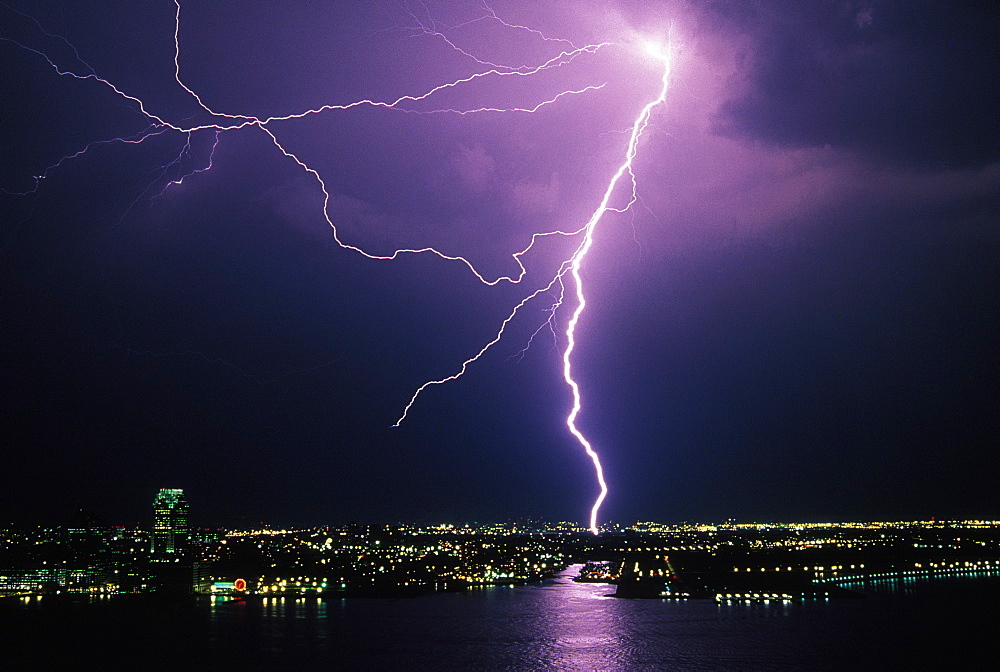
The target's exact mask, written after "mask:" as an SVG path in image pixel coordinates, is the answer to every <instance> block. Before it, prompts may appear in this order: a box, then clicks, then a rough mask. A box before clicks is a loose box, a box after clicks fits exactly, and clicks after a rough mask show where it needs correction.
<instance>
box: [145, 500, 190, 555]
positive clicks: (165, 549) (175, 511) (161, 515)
mask: <svg viewBox="0 0 1000 672" xmlns="http://www.w3.org/2000/svg"><path fill="white" fill-rule="evenodd" d="M190 536H191V528H190V527H189V525H188V502H187V498H186V497H185V496H184V491H183V490H179V489H176V488H162V489H161V490H160V492H159V493H158V494H157V495H156V499H155V500H154V501H153V536H152V541H151V550H152V552H153V556H154V557H163V556H165V555H166V556H169V555H174V554H179V553H183V552H184V551H186V550H187V547H188V542H189V540H190Z"/></svg>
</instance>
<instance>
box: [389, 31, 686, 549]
mask: <svg viewBox="0 0 1000 672" xmlns="http://www.w3.org/2000/svg"><path fill="white" fill-rule="evenodd" d="M646 53H647V54H648V55H650V56H651V57H654V58H656V59H657V60H659V61H661V62H662V65H663V74H662V78H661V86H660V90H659V93H658V94H657V96H656V98H654V99H653V100H651V101H650V102H648V103H646V105H645V106H644V107H643V108H642V110H641V111H640V112H639V116H637V117H636V119H635V122H634V123H633V124H632V132H631V135H630V136H629V142H628V147H627V149H626V151H625V160H624V162H623V163H622V164H621V165H620V166H619V167H618V170H617V171H616V172H615V173H614V175H613V176H612V177H611V180H610V181H609V182H608V186H607V188H606V189H605V191H604V195H603V197H602V198H601V202H600V204H599V205H598V206H597V209H596V210H595V211H594V214H592V215H591V216H590V219H589V220H588V221H587V223H586V224H585V225H584V226H583V227H581V228H580V229H578V230H577V231H576V232H574V233H579V232H582V233H583V240H582V241H581V243H580V245H579V247H577V248H576V250H575V252H574V253H573V255H572V256H571V257H570V258H569V259H568V260H567V261H565V262H563V264H562V265H561V266H560V268H559V271H558V273H556V276H555V277H554V278H553V279H552V282H550V283H549V284H548V285H547V286H546V287H543V288H542V289H539V290H537V291H536V292H534V293H532V294H530V295H528V296H527V297H525V298H524V299H523V300H522V301H521V302H520V303H518V304H517V305H516V306H515V307H514V310H512V311H511V313H510V314H509V315H508V316H507V318H506V319H504V321H503V322H502V324H501V325H500V329H499V330H498V331H497V333H496V335H495V336H494V338H493V340H491V341H490V342H489V343H487V344H486V345H485V346H483V348H482V349H481V350H480V351H479V352H477V353H476V354H475V355H473V356H472V357H470V358H469V359H467V360H465V361H464V362H462V366H461V368H460V369H459V371H458V372H457V373H455V374H453V375H451V376H447V377H445V378H441V379H438V380H430V381H428V382H426V383H424V384H423V385H421V386H420V387H419V388H417V390H416V392H414V394H413V396H412V397H411V398H410V401H409V403H408V404H407V405H406V408H404V409H403V414H402V415H401V416H400V417H399V419H398V420H397V421H396V423H395V424H394V425H393V426H394V427H398V426H399V424H400V423H401V422H402V421H403V420H405V419H406V415H407V413H408V412H409V410H410V408H411V407H412V406H413V404H414V402H416V400H417V397H418V396H420V394H421V393H422V392H423V391H424V390H426V389H427V388H428V387H431V386H433V385H442V384H444V383H448V382H451V381H453V380H456V379H457V378H460V377H461V376H463V375H464V374H465V372H466V370H467V369H468V367H469V365H470V364H472V363H473V362H475V361H476V360H478V359H479V358H480V357H482V356H483V355H484V354H485V353H486V351H487V350H489V349H490V348H491V347H492V346H493V345H495V344H496V343H498V342H499V341H500V339H501V338H503V335H504V331H505V330H506V328H507V326H508V325H509V324H510V322H511V320H513V319H514V317H515V316H516V315H517V313H518V311H520V309H521V308H523V307H524V305H525V304H526V303H528V301H530V300H531V299H533V298H535V297H536V296H538V295H539V294H541V293H543V292H546V291H548V290H549V289H551V288H552V287H553V286H554V285H556V284H557V283H559V284H560V286H562V283H563V280H564V276H565V275H567V274H569V276H570V277H571V278H572V281H573V287H574V289H575V294H576V308H575V309H574V310H573V314H572V316H571V317H570V319H569V322H568V323H567V325H566V331H565V336H566V347H565V349H564V350H563V354H562V362H563V379H564V380H565V381H566V384H567V385H568V386H569V388H570V390H571V392H572V396H573V404H572V407H571V409H570V412H569V415H567V416H566V427H567V428H568V429H569V431H570V433H571V434H572V435H573V437H574V438H575V439H576V440H577V442H579V444H580V445H581V446H582V447H583V449H584V451H585V452H586V453H587V456H588V457H589V458H590V460H591V462H593V465H594V472H595V474H596V476H597V482H598V485H599V486H600V493H599V494H598V496H597V499H596V500H595V502H594V504H593V506H592V507H591V509H590V526H589V529H590V531H591V532H593V533H594V534H598V533H599V532H600V529H599V528H598V526H597V514H598V512H599V511H600V508H601V504H603V503H604V499H605V498H606V497H607V496H608V484H607V482H606V481H605V480H604V467H603V466H602V465H601V458H600V455H598V453H597V451H596V450H594V447H593V445H591V443H590V441H589V440H588V439H587V437H586V436H584V434H583V432H582V431H581V430H580V428H579V427H578V426H577V424H576V419H577V417H578V416H579V415H580V411H581V409H582V406H583V404H582V396H581V394H580V384H579V383H578V382H577V381H576V379H574V378H573V364H572V354H573V350H575V349H576V327H577V324H578V323H579V321H580V316H581V315H582V314H583V311H584V309H585V308H586V306H587V300H586V297H585V295H584V291H583V277H582V276H581V273H580V270H581V266H582V264H583V261H584V259H585V258H586V256H587V253H588V252H589V251H590V248H591V246H592V245H593V244H594V232H595V231H596V230H597V225H598V224H599V223H600V222H601V219H602V218H603V217H604V215H605V213H607V212H608V211H609V210H610V211H613V212H624V211H625V210H628V209H629V208H630V207H631V206H632V204H633V203H635V202H636V199H637V196H636V183H635V175H634V173H633V172H632V163H633V161H634V159H635V156H636V152H637V151H638V148H639V139H640V138H641V136H642V132H643V131H644V130H645V128H646V126H647V124H648V123H649V118H650V115H651V114H652V111H653V108H655V107H656V106H657V105H660V104H661V103H663V102H664V101H665V100H666V97H667V87H668V82H669V79H670V63H671V59H670V51H669V49H668V50H666V51H664V50H662V49H661V48H660V47H659V45H657V44H655V43H649V44H647V45H646ZM626 174H628V176H629V179H630V181H631V186H632V193H631V195H630V198H629V201H628V203H627V204H626V205H625V206H624V207H621V208H614V207H611V205H610V202H611V198H612V196H613V195H614V193H615V189H616V188H617V187H618V184H619V182H620V181H621V179H622V177H623V176H624V175H626ZM563 298H564V296H563V292H560V295H559V299H558V300H557V301H556V303H555V304H554V305H553V307H552V311H551V313H552V314H554V313H555V311H556V310H557V309H558V308H559V307H560V306H561V305H562V302H563ZM549 319H550V320H551V316H550V318H549ZM550 323H551V322H550ZM543 326H544V325H543ZM536 333H537V332H536Z"/></svg>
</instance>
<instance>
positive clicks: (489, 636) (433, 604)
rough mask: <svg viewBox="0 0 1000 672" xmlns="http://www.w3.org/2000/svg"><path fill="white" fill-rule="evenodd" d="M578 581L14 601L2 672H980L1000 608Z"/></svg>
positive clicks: (957, 581)
mask: <svg viewBox="0 0 1000 672" xmlns="http://www.w3.org/2000/svg"><path fill="white" fill-rule="evenodd" d="M574 573H575V572H574V571H573V570H570V571H569V572H565V573H563V574H562V575H560V576H558V577H556V578H555V579H551V580H549V581H545V582H542V583H540V584H535V585H530V586H519V587H494V588H486V589H478V590H470V591H468V592H464V593H446V594H432V595H425V596H422V597H417V598H402V599H346V600H345V599H341V600H330V601H327V602H324V601H321V600H317V599H316V598H306V599H299V600H296V599H294V598H285V599H284V600H281V599H275V598H269V599H268V600H266V601H264V600H248V601H245V602H240V601H237V602H223V601H217V602H216V603H215V604H213V605H211V606H210V605H209V604H208V603H207V602H201V603H198V604H188V603H182V604H176V603H170V602H166V603H158V602H149V601H141V600H140V601H139V602H129V601H124V602H115V601H110V602H109V601H100V602H99V603H96V604H84V603H82V602H81V603H77V602H72V601H69V602H67V601H58V600H51V599H49V598H45V599H44V600H33V601H30V602H22V601H17V600H15V601H12V602H11V603H9V604H8V606H7V608H6V609H0V644H2V646H3V649H4V658H3V660H4V663H3V664H0V667H4V666H6V667H4V669H6V668H7V667H9V669H70V668H72V667H74V665H76V664H77V663H78V660H77V658H76V656H78V655H79V652H80V651H84V650H90V649H91V648H92V647H93V646H94V643H95V642H102V643H104V644H106V646H103V648H102V649H101V651H102V653H101V655H102V669H104V670H116V669H129V670H132V669H138V668H136V667H135V663H136V661H139V660H142V661H145V662H146V663H152V662H155V661H161V662H163V663H164V665H166V663H167V662H169V661H174V662H176V661H178V660H185V664H184V665H183V667H184V669H185V670H198V669H204V670H213V672H218V671H219V670H229V669H239V670H307V669H316V670H341V669H346V670H406V671H410V670H435V671H437V670H640V671H645V670H843V669H851V670H852V671H854V672H856V671H859V670H869V669H879V670H893V669H926V665H925V663H926V661H928V660H935V659H937V658H938V657H939V656H940V654H941V653H942V652H947V654H948V655H949V656H951V657H952V664H951V669H975V665H973V662H974V661H975V660H976V657H975V656H976V655H977V654H983V653H991V651H990V649H991V647H992V642H993V641H994V640H995V632H994V629H995V626H996V616H995V608H994V606H993V605H995V604H996V603H997V602H998V601H1000V578H998V577H997V576H993V577H980V578H970V579H963V578H955V577H950V578H941V579H934V580H926V579H925V580H919V579H918V580H916V581H912V582H911V581H907V582H899V583H898V584H897V585H896V586H895V587H891V586H890V585H889V584H874V585H870V586H865V587H863V588H862V590H863V591H864V592H865V593H866V594H867V595H868V597H867V599H862V600H830V601H829V602H826V601H823V602H807V603H795V604H785V603H777V602H775V603H768V604H720V605H717V604H715V603H714V602H711V601H708V600H692V601H687V602H684V601H666V600H639V599H636V600H622V599H617V598H611V597H606V595H608V594H609V593H612V592H613V590H614V587H613V586H609V585H604V584H578V583H574V582H572V581H571V580H570V576H572V575H573V574H574ZM47 605H50V606H47ZM53 641H58V642H59V643H60V646H58V647H54V646H52V645H51V642H53ZM963 656H964V657H963ZM188 661H190V662H188ZM144 668H145V669H171V670H176V669H177V668H176V666H174V667H163V666H157V665H153V666H152V667H149V666H148V665H145V664H144Z"/></svg>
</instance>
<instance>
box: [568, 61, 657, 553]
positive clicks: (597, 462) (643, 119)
mask: <svg viewBox="0 0 1000 672" xmlns="http://www.w3.org/2000/svg"><path fill="white" fill-rule="evenodd" d="M647 53H649V54H650V55H651V56H656V57H658V58H660V59H661V60H662V61H663V80H662V86H661V87H660V93H659V95H658V96H657V97H656V99H655V100H652V101H650V102H649V103H647V104H646V106H645V107H643V108H642V111H641V112H640V113H639V116H638V117H636V120H635V123H634V124H633V125H632V135H631V136H630V137H629V142H628V150H627V151H626V152H625V162H624V163H622V165H621V166H619V167H618V171H617V172H616V173H615V174H614V177H612V178H611V182H609V183H608V188H607V190H606V191H605V192H604V198H602V199H601V204H600V205H599V206H598V207H597V210H595V211H594V214H593V215H591V217H590V221H588V222H587V226H586V228H585V231H584V234H583V242H582V243H581V244H580V247H579V248H578V249H577V251H576V253H575V254H574V255H573V257H572V259H571V260H570V264H569V270H570V275H571V276H572V278H573V285H574V288H575V289H576V301H577V303H576V309H575V310H574V311H573V316H572V317H570V319H569V323H568V324H567V325H566V349H565V350H563V357H562V360H563V379H565V381H566V384H567V385H569V387H570V389H571V390H572V392H573V407H572V408H571V409H570V412H569V415H567V416H566V427H568V428H569V431H570V433H571V434H572V435H573V436H574V437H575V438H576V440H577V441H578V442H579V443H580V445H581V446H583V449H584V451H586V453H587V456H588V457H589V458H590V459H591V461H592V462H593V463H594V471H595V473H596V475H597V482H598V484H599V485H600V487H601V492H600V494H599V495H598V496H597V500H596V501H595V502H594V505H593V506H592V507H591V509H590V531H591V532H593V533H594V534H597V533H598V532H599V531H600V530H599V528H598V527H597V514H598V512H599V511H600V509H601V504H603V503H604V499H605V497H607V496H608V484H607V483H606V482H605V480H604V468H603V467H602V466H601V458H600V456H599V455H598V454H597V451H596V450H594V447H593V446H592V445H591V444H590V441H588V440H587V437H586V436H584V435H583V432H581V431H580V428H579V427H577V425H576V418H577V416H579V415H580V410H581V408H582V400H581V396H580V384H579V383H577V382H576V380H575V379H574V378H573V364H572V354H573V350H574V349H575V348H576V325H577V324H578V323H579V321H580V316H581V315H582V314H583V310H584V308H586V307H587V299H586V297H585V296H584V294H583V278H582V277H581V275H580V266H581V265H582V264H583V260H584V259H585V258H586V256H587V252H589V251H590V248H591V246H592V245H593V244H594V231H595V230H596V229H597V225H598V223H600V221H601V218H602V217H604V213H606V212H607V211H608V210H616V209H615V208H611V207H610V206H609V205H608V203H609V202H610V200H611V195H612V194H613V193H614V191H615V187H617V186H618V182H619V181H620V180H621V178H622V176H623V175H625V173H628V174H629V177H630V179H631V181H632V198H631V199H630V200H629V203H628V205H626V206H625V208H623V209H628V208H629V207H631V205H632V204H633V203H634V202H635V199H636V193H635V186H636V185H635V175H634V173H633V172H632V161H633V160H634V159H635V154H636V151H637V150H638V147H639V138H640V137H641V136H642V132H643V130H645V128H646V125H647V124H648V123H649V116H650V114H651V113H652V111H653V108H654V107H656V106H657V105H659V104H660V103H662V102H663V101H664V100H666V97H667V82H668V80H669V78H670V56H669V51H667V52H662V51H661V50H660V49H658V48H657V47H655V46H652V45H650V46H647Z"/></svg>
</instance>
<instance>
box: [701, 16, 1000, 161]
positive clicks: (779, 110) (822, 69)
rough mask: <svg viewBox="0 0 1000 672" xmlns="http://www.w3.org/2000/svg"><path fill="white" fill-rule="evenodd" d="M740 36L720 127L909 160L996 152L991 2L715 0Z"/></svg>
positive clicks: (999, 119) (998, 29)
mask: <svg viewBox="0 0 1000 672" xmlns="http://www.w3.org/2000/svg"><path fill="white" fill-rule="evenodd" d="M711 13H712V16H713V18H714V19H715V20H718V21H720V22H721V24H722V25H723V26H724V28H725V29H726V30H727V31H729V32H730V34H731V35H733V36H734V37H735V39H738V40H740V41H741V42H742V43H743V44H744V48H743V49H742V53H741V54H740V55H739V57H738V59H739V61H738V64H737V73H736V75H735V76H734V77H733V78H732V80H731V81H730V91H729V93H728V98H727V99H726V100H725V101H724V102H723V103H722V105H721V106H720V109H719V111H718V115H717V118H716V120H715V124H716V131H717V132H718V133H720V134H722V135H725V136H729V137H744V138H751V139H755V140H760V141H763V142H765V143H768V144H774V145H779V146H789V147H802V146H806V147H808V146H824V145H831V146H834V147H844V148H849V149H856V150H860V151H861V152H863V153H865V154H868V155H870V156H873V157H877V158H881V159H885V160H889V161H891V162H893V163H900V164H904V165H911V166H914V167H917V168H930V169H939V168H980V167H982V166H985V165H987V164H989V163H992V162H995V161H996V160H998V159H1000V137H998V133H1000V131H998V128H1000V115H998V107H997V104H996V103H997V101H998V100H1000V78H998V77H997V76H996V72H997V64H998V62H1000V60H998V59H1000V51H998V48H997V35H998V34H1000V10H998V9H997V5H996V4H995V3H992V2H935V1H932V0H920V1H917V2H875V3H870V2H822V3H814V2H807V3H803V2H798V1H795V0H789V1H783V2H766V3H763V2H753V3H749V2H737V1H734V2H720V3H718V4H716V5H714V6H713V8H712V10H711Z"/></svg>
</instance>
